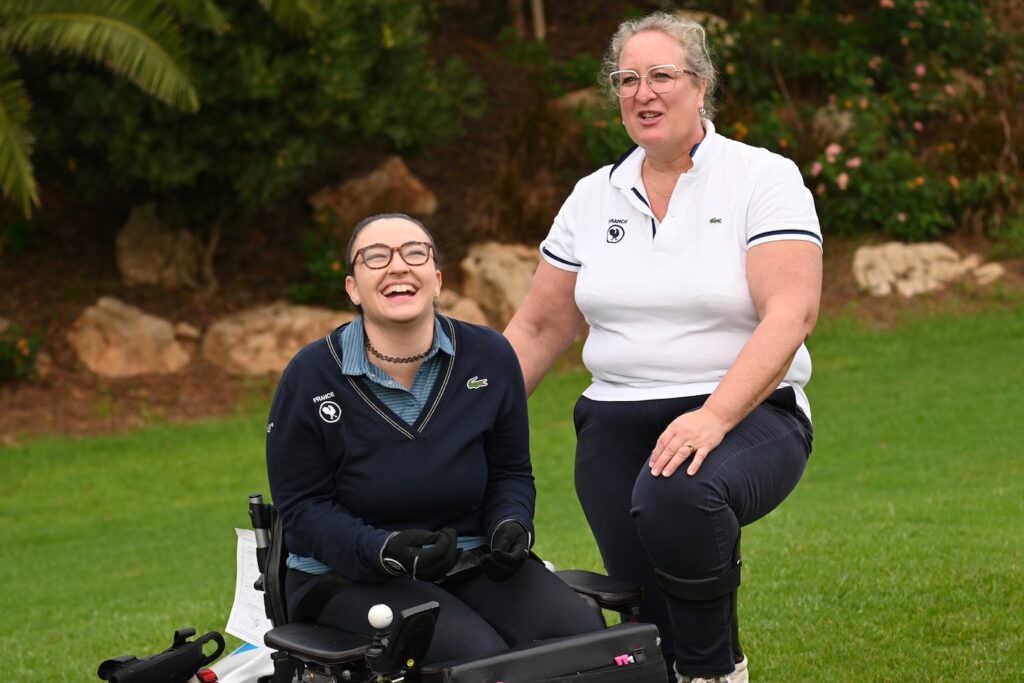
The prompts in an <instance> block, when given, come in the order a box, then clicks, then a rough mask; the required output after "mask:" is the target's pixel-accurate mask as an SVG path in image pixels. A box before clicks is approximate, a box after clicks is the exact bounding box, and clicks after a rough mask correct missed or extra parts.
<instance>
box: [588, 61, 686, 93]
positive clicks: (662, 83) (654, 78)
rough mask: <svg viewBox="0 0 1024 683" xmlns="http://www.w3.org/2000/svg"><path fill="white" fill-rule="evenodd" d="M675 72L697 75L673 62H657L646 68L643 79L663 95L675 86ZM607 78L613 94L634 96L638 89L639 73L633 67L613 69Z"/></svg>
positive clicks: (676, 76) (676, 78)
mask: <svg viewBox="0 0 1024 683" xmlns="http://www.w3.org/2000/svg"><path fill="white" fill-rule="evenodd" d="M677 74H690V75H691V76H696V75H697V74H696V73H695V72H693V71H690V70H689V69H677V68H676V65H675V64H659V65H658V66H652V67H651V68H650V69H648V70H647V75H646V76H644V79H645V80H646V81H647V85H648V86H649V87H650V89H651V91H653V92H656V93H658V94H659V95H664V94H665V93H667V92H669V91H671V90H672V88H674V87H675V85H676V80H678V75H677ZM608 80H609V81H611V84H612V90H614V91H615V94H616V95H618V96H619V97H621V98H623V99H624V98H627V97H636V94H637V93H638V92H639V91H640V74H639V73H637V72H636V71H634V70H633V69H622V70H621V71H613V72H612V73H610V74H609V75H608Z"/></svg>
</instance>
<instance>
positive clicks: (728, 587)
mask: <svg viewBox="0 0 1024 683" xmlns="http://www.w3.org/2000/svg"><path fill="white" fill-rule="evenodd" d="M742 566H743V559H742V558H741V557H740V544H739V541H737V542H736V552H735V554H734V556H733V562H732V565H731V566H730V567H729V569H728V571H726V572H725V573H724V574H722V575H721V576H712V577H710V578H706V579H682V578H680V577H678V576H672V575H671V574H668V573H666V572H663V571H662V570H660V569H658V568H655V570H654V577H655V579H656V580H657V582H658V585H659V586H660V587H661V590H663V591H664V592H665V594H666V595H670V596H672V597H674V598H679V599H681V600H694V601H703V600H714V599H715V598H720V597H722V596H725V595H730V594H731V595H732V650H733V658H734V659H735V660H736V661H737V662H740V661H741V660H742V659H743V648H742V647H741V646H740V632H739V615H738V614H737V612H736V593H737V589H738V588H739V587H740V569H741V567H742Z"/></svg>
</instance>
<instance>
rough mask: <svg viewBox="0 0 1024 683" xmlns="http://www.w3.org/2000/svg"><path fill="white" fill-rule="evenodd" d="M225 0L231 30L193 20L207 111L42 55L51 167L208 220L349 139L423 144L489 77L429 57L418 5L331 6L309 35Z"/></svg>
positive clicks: (93, 190) (369, 2) (256, 198)
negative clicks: (217, 30) (181, 107)
mask: <svg viewBox="0 0 1024 683" xmlns="http://www.w3.org/2000/svg"><path fill="white" fill-rule="evenodd" d="M219 5H220V6H221V7H222V9H223V10H224V13H225V15H226V16H227V18H228V20H229V22H230V25H231V29H230V30H229V31H228V32H227V33H226V34H224V35H223V36H215V35H212V34H210V33H208V32H204V31H202V30H201V29H199V28H196V27H194V26H187V25H186V26H184V27H183V30H182V33H183V39H184V42H185V43H186V49H187V50H188V52H189V55H190V59H191V63H192V65H193V69H194V74H193V80H194V82H195V84H196V87H197V90H198V92H199V97H200V102H201V108H200V110H199V112H198V113H196V114H187V113H183V112H179V111H175V110H172V109H169V108H167V107H165V106H163V105H161V104H160V103H159V102H156V101H154V100H152V99H151V98H147V97H145V96H143V95H140V93H139V92H138V91H137V90H136V89H135V88H134V87H133V86H131V85H129V84H126V83H123V82H120V81H117V80H114V79H112V78H111V77H109V76H107V75H106V74H105V73H101V72H99V71H98V70H96V69H91V68H89V67H87V66H86V67H77V68H75V69H72V70H66V69H60V70H57V69H53V68H51V65H50V64H49V63H46V62H42V61H39V62H36V63H35V68H36V69H37V72H36V73H35V74H34V76H33V77H32V78H30V79H27V81H28V82H29V83H31V84H34V86H35V87H34V92H33V93H32V97H33V102H34V103H35V123H34V128H35V130H36V132H37V138H38V139H39V146H38V158H39V164H40V167H41V169H42V171H43V172H44V173H46V174H47V175H48V176H49V177H51V178H57V179H59V180H61V181H62V182H63V183H64V184H66V185H68V186H69V187H71V188H72V189H73V190H75V191H76V193H77V194H79V195H80V196H85V197H102V196H105V195H109V194H110V191H111V190H118V191H120V192H122V193H127V194H128V195H132V194H135V195H139V196H142V195H147V196H153V195H155V196H157V197H159V198H161V199H162V201H163V203H164V204H168V203H170V204H177V205H178V206H179V207H180V208H179V210H180V212H181V213H183V214H184V215H186V216H187V217H188V218H189V220H190V222H192V223H194V224H198V225H202V224H203V223H204V222H206V221H210V220H213V219H214V217H223V216H227V217H228V218H229V219H231V218H235V217H237V216H239V215H245V214H246V213H248V212H250V211H251V210H253V209H256V208H259V207H262V206H266V205H269V204H271V203H273V202H276V201H278V200H280V199H281V198H282V197H284V196H285V195H286V194H287V193H288V192H289V191H291V190H293V189H294V188H295V187H296V186H297V185H298V184H299V182H300V181H301V180H302V179H303V178H304V176H305V175H306V174H307V173H308V172H309V171H310V170H311V169H315V168H317V167H319V166H320V165H322V164H323V163H325V161H326V160H329V159H332V158H338V157H340V156H341V155H342V154H343V153H344V152H345V151H346V150H352V149H354V148H363V149H366V148H381V147H384V148H393V149H398V150H402V151H405V152H410V153H411V152H415V151H417V150H418V149H421V148H423V147H425V146H426V145H428V144H432V143H434V142H436V141H437V140H442V139H445V138H448V137H451V136H452V135H454V134H456V133H458V132H459V131H460V130H461V120H462V119H463V118H464V117H468V116H475V115H478V114H479V113H480V110H481V94H482V87H481V85H480V83H479V82H478V81H477V80H475V79H473V78H472V77H470V75H469V73H468V71H467V69H466V67H465V65H464V64H463V63H462V62H460V61H458V60H457V59H452V60H449V61H447V62H446V63H444V64H437V63H434V62H433V61H432V60H431V59H430V57H429V55H428V54H427V52H426V47H427V45H428V42H429V39H430V37H429V34H428V32H427V30H426V29H427V26H428V20H429V18H430V17H429V16H428V14H427V12H428V9H429V7H428V8H426V9H425V8H424V7H423V6H422V4H421V3H418V2H413V1H412V0H337V1H335V2H329V3H324V17H323V21H322V22H321V23H320V24H319V25H318V27H317V28H316V29H315V30H314V31H311V32H309V33H308V34H307V35H304V36H301V37H296V36H292V35H289V34H288V33H287V32H285V31H283V30H282V29H281V28H280V27H279V26H277V25H276V24H274V23H273V22H272V21H271V20H270V19H268V18H267V17H266V16H265V15H264V14H263V13H261V12H258V11H253V7H252V3H251V2H249V1H248V0H230V1H229V0H224V1H223V2H220V3H219ZM229 222H230V220H229Z"/></svg>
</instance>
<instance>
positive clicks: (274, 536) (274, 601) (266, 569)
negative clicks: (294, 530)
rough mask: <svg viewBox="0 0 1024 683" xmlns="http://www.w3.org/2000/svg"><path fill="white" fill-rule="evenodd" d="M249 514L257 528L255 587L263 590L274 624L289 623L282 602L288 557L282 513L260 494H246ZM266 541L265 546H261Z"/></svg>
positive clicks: (264, 599) (285, 604)
mask: <svg viewBox="0 0 1024 683" xmlns="http://www.w3.org/2000/svg"><path fill="white" fill-rule="evenodd" d="M249 518H250V519H251V520H252V526H253V531H255V532H256V546H257V550H256V559H257V564H258V565H259V570H260V578H259V581H258V582H257V585H256V589H257V590H262V591H263V607H264V610H265V611H266V613H267V618H268V619H270V622H271V623H272V624H273V625H274V626H283V625H284V624H287V623H288V607H287V603H286V602H285V589H284V578H285V572H286V571H287V567H286V565H285V563H286V562H287V560H288V549H287V548H286V547H285V543H284V529H283V528H282V526H281V517H280V515H278V514H277V508H275V507H274V505H273V504H272V503H264V502H263V496H262V495H260V494H253V495H251V496H249ZM264 543H266V544H267V545H266V547H265V548H264V547H261V546H262V545H263V544H264Z"/></svg>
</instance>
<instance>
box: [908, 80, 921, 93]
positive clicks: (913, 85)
mask: <svg viewBox="0 0 1024 683" xmlns="http://www.w3.org/2000/svg"><path fill="white" fill-rule="evenodd" d="M920 89H921V84H920V83H917V82H916V81H915V82H913V83H911V84H910V90H911V92H917V91H918V90H920Z"/></svg>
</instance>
